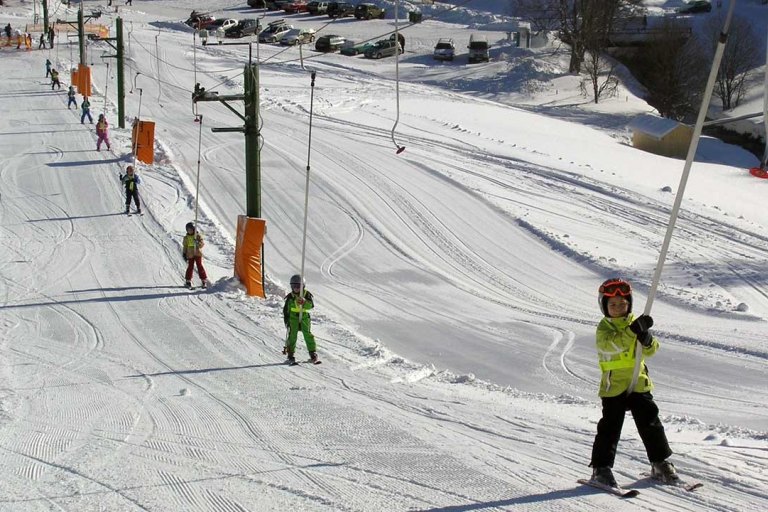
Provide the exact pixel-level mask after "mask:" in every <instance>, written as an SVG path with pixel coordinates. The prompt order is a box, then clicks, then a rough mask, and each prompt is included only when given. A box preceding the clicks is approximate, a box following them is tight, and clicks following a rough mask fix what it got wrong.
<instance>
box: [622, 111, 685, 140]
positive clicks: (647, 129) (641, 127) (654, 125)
mask: <svg viewBox="0 0 768 512" xmlns="http://www.w3.org/2000/svg"><path fill="white" fill-rule="evenodd" d="M678 126H680V123H678V122H677V121H673V120H672V119H665V118H663V117H657V116H652V115H650V114H640V115H639V116H637V117H635V118H634V119H632V121H630V122H629V124H628V125H627V128H629V129H630V130H632V131H633V132H642V133H644V134H646V135H648V136H649V137H653V138H655V139H657V140H661V139H662V138H664V137H665V136H666V135H668V134H669V133H670V132H671V131H672V130H674V129H675V128H677V127H678Z"/></svg>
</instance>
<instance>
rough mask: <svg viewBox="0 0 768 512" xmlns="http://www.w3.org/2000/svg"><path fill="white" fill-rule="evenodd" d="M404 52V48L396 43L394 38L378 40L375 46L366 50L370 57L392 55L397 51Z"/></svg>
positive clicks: (378, 57) (367, 55)
mask: <svg viewBox="0 0 768 512" xmlns="http://www.w3.org/2000/svg"><path fill="white" fill-rule="evenodd" d="M398 51H399V52H400V53H403V49H402V47H401V46H400V44H399V43H395V41H394V40H392V39H382V40H381V41H376V44H375V45H373V47H371V48H368V49H367V50H365V54H364V55H365V56H366V57H367V58H369V59H380V58H382V57H392V56H393V55H395V52H398Z"/></svg>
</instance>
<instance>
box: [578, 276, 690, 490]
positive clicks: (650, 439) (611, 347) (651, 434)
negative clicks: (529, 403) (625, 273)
mask: <svg viewBox="0 0 768 512" xmlns="http://www.w3.org/2000/svg"><path fill="white" fill-rule="evenodd" d="M598 293H599V294H598V302H599V304H600V309H601V310H602V312H603V315H605V317H604V318H603V319H602V320H601V321H600V324H599V325H598V326H597V342H596V343H597V354H598V359H599V362H600V370H601V371H602V377H601V379H600V393H599V394H600V399H601V400H602V405H603V417H602V418H601V419H600V421H599V422H598V424H597V435H596V436H595V442H594V444H593V445H592V461H591V462H590V464H589V465H590V466H592V468H594V469H593V472H592V480H594V481H597V482H599V483H601V484H605V485H609V486H611V487H616V479H615V478H614V477H613V472H612V471H611V468H612V467H613V462H614V459H615V458H616V448H617V447H618V444H619V438H620V437H621V428H622V426H623V425H624V416H625V413H626V411H631V412H632V418H633V419H634V420H635V426H637V432H638V433H639V434H640V439H642V441H643V444H644V445H645V451H646V454H647V455H648V459H649V460H650V461H651V476H652V477H653V478H655V479H657V480H661V481H663V482H665V483H676V482H678V481H679V477H678V476H677V472H676V471H675V466H674V465H673V464H672V463H671V462H669V460H668V459H669V456H670V455H672V450H671V449H670V448H669V443H668V442H667V436H666V434H665V433H664V426H663V425H662V424H661V420H660V419H659V408H658V407H657V406H656V403H655V402H654V401H653V395H651V390H653V382H651V378H650V377H649V375H648V367H647V366H646V365H645V360H644V358H645V357H651V356H652V355H654V354H655V353H656V351H657V350H658V349H659V341H658V340H657V339H656V338H655V337H654V336H653V334H651V332H650V328H651V327H653V318H651V317H650V315H640V316H639V317H637V318H635V316H634V315H633V314H632V287H631V286H630V284H629V282H627V281H625V280H623V279H620V278H612V279H608V280H607V281H605V282H603V284H602V285H600V289H599V292H598ZM638 341H639V342H640V344H641V345H642V352H641V353H640V354H636V353H635V350H636V347H637V343H638ZM636 357H640V358H641V360H640V374H639V376H638V379H637V383H636V384H635V386H634V388H633V389H632V392H631V393H628V392H627V391H628V390H629V387H630V386H631V385H632V378H633V376H634V370H635V358H636Z"/></svg>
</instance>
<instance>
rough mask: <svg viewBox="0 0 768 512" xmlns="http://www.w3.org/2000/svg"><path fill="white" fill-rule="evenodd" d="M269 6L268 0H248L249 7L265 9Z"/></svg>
mask: <svg viewBox="0 0 768 512" xmlns="http://www.w3.org/2000/svg"><path fill="white" fill-rule="evenodd" d="M266 6H267V0H248V7H253V8H254V9H264V8H265V7H266Z"/></svg>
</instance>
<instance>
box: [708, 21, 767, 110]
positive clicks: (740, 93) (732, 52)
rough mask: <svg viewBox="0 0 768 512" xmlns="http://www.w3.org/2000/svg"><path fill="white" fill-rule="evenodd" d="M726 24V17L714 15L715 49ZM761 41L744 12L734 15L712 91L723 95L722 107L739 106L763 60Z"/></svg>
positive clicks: (710, 28)
mask: <svg viewBox="0 0 768 512" xmlns="http://www.w3.org/2000/svg"><path fill="white" fill-rule="evenodd" d="M722 26H723V18H722V16H720V17H713V18H712V19H711V20H710V21H709V23H708V25H707V28H708V31H707V33H708V34H709V43H710V46H711V48H712V52H713V53H714V51H715V48H716V47H717V41H718V38H719V36H720V31H721V30H722V28H721V27H722ZM761 45H762V41H761V39H759V38H758V37H757V35H756V34H755V31H754V30H753V29H752V24H751V23H750V22H749V21H748V20H746V19H745V18H744V17H743V16H734V18H733V21H732V22H731V26H730V29H729V30H728V41H727V42H726V44H725V50H724V52H723V60H722V62H721V63H720V69H719V70H718V72H717V80H716V82H715V89H714V91H713V94H714V95H715V96H717V97H718V98H720V102H721V103H722V106H723V110H730V109H732V108H735V107H738V106H739V103H741V100H742V99H744V95H745V94H746V92H747V83H748V80H749V78H750V77H751V75H752V74H753V73H754V70H755V68H756V67H757V66H759V65H760V64H761Z"/></svg>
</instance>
